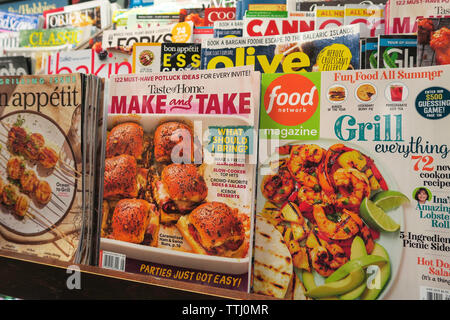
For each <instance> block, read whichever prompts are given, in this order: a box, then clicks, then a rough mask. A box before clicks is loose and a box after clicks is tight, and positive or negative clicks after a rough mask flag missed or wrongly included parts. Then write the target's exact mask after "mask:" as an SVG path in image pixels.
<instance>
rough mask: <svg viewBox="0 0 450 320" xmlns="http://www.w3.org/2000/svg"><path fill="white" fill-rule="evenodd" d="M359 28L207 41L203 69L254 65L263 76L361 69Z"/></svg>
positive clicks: (203, 56)
mask: <svg viewBox="0 0 450 320" xmlns="http://www.w3.org/2000/svg"><path fill="white" fill-rule="evenodd" d="M359 40H360V37H359V26H357V25H352V26H345V27H339V28H332V29H325V30H319V31H310V32H302V33H294V34H287V35H281V36H273V37H242V38H222V39H208V40H206V41H204V42H203V43H202V69H219V68H228V67H235V66H242V65H254V66H255V70H256V71H260V72H263V73H278V72H305V71H329V70H346V69H358V68H359Z"/></svg>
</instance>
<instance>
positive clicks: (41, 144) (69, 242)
mask: <svg viewBox="0 0 450 320" xmlns="http://www.w3.org/2000/svg"><path fill="white" fill-rule="evenodd" d="M56 80H57V82H56ZM84 85H85V82H84V79H83V77H82V76H81V75H79V74H68V75H67V76H65V77H63V78H55V77H54V76H45V75H43V76H36V75H28V76H20V77H19V76H15V77H0V86H1V94H0V97H1V106H2V115H1V118H0V123H1V125H0V131H1V137H2V140H3V141H2V146H3V147H2V148H1V150H0V160H1V161H0V162H1V166H0V172H1V186H2V193H1V195H2V197H1V206H0V211H1V215H0V248H1V249H4V250H8V251H12V252H18V253H23V254H29V255H33V256H37V257H47V258H52V259H57V260H62V261H71V262H77V261H78V262H79V261H81V260H80V259H76V255H77V254H79V253H80V247H81V242H82V241H81V228H82V224H83V220H84V210H83V201H82V200H83V197H84V195H83V193H84V189H82V185H83V184H84V171H83V167H82V161H81V152H82V150H81V145H82V143H84V142H83V141H82V139H83V137H84V136H82V122H81V121H82V117H83V113H84V109H83V108H84V98H85V96H84V90H85V89H84Z"/></svg>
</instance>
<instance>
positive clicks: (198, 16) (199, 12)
mask: <svg viewBox="0 0 450 320" xmlns="http://www.w3.org/2000/svg"><path fill="white" fill-rule="evenodd" d="M187 21H190V22H192V23H193V24H194V26H195V27H205V8H204V7H201V8H187V9H181V10H180V20H179V22H187Z"/></svg>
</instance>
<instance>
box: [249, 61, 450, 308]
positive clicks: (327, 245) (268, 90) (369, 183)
mask: <svg viewBox="0 0 450 320" xmlns="http://www.w3.org/2000/svg"><path fill="white" fill-rule="evenodd" d="M449 80H450V67H448V66H440V67H427V68H410V69H391V70H383V69H378V70H361V71H334V72H322V73H303V74H263V75H262V89H261V90H262V93H261V111H260V133H259V136H260V139H259V169H258V188H257V192H258V195H257V213H256V214H257V218H256V229H255V249H254V264H253V292H255V293H260V294H266V295H270V296H274V297H277V298H282V299H303V300H304V299H333V300H355V299H360V300H375V299H390V300H421V299H422V300H426V299H430V300H431V299H433V298H435V299H439V298H440V299H448V298H449V297H450V290H449V289H448V276H449V275H450V272H449V268H448V266H449V260H450V255H449V248H450V247H449V242H450V237H449V235H450V232H449V224H448V213H449V211H450V208H449V206H448V203H449V202H448V193H449V186H448V173H447V169H446V168H447V167H448V150H449V149H448V139H447V137H446V136H445V135H443V134H442V132H444V131H447V130H448V126H449V124H450V123H449V121H450V119H449V117H448V114H449V109H448V108H447V107H446V106H447V104H448V102H449V98H450V92H449V83H450V82H449ZM291 113H292V114H291Z"/></svg>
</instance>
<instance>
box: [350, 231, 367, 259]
mask: <svg viewBox="0 0 450 320" xmlns="http://www.w3.org/2000/svg"><path fill="white" fill-rule="evenodd" d="M365 256H367V250H366V244H365V243H364V240H363V239H362V238H361V237H360V236H356V237H355V238H354V239H353V241H352V246H351V247H350V260H355V259H357V258H361V257H365Z"/></svg>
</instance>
